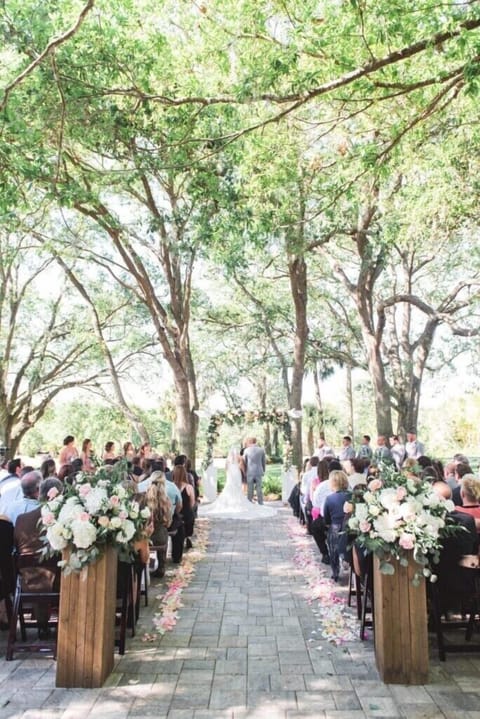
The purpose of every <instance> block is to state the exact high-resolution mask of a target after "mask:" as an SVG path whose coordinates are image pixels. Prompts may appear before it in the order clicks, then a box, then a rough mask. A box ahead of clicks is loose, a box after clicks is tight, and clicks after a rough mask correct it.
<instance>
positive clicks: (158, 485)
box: [145, 471, 172, 577]
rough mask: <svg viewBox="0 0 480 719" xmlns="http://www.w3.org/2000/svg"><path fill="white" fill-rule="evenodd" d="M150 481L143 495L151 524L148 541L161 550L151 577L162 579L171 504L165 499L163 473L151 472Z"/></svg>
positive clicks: (170, 518) (158, 551) (170, 517)
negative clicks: (151, 528)
mask: <svg viewBox="0 0 480 719" xmlns="http://www.w3.org/2000/svg"><path fill="white" fill-rule="evenodd" d="M150 479H151V483H150V486H149V487H148V489H147V491H146V494H145V497H146V503H147V507H148V508H149V509H150V512H151V522H152V524H153V532H152V534H151V536H150V540H151V542H152V544H153V546H154V547H155V546H156V547H162V549H158V550H157V557H158V569H157V570H156V571H155V572H152V576H154V577H163V575H164V574H165V559H166V555H167V544H168V527H169V526H170V523H171V521H172V503H171V502H170V500H169V498H168V497H167V492H166V488H165V475H164V473H163V472H159V471H156V472H152V474H151V477H150Z"/></svg>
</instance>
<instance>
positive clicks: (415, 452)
mask: <svg viewBox="0 0 480 719" xmlns="http://www.w3.org/2000/svg"><path fill="white" fill-rule="evenodd" d="M405 452H406V453H407V457H413V459H418V457H421V456H422V455H423V454H425V446H424V444H423V443H422V442H419V441H418V439H417V432H416V430H414V429H411V430H410V432H407V443H406V445H405Z"/></svg>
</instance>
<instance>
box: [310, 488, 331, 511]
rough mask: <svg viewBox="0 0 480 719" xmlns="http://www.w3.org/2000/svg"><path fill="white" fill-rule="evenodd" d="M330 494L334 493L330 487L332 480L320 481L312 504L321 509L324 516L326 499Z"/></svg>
mask: <svg viewBox="0 0 480 719" xmlns="http://www.w3.org/2000/svg"><path fill="white" fill-rule="evenodd" d="M329 494H333V491H332V489H331V488H330V482H329V481H328V479H326V480H324V481H323V482H320V484H319V485H318V487H317V488H316V490H315V492H314V493H313V497H312V506H313V507H316V509H319V510H320V514H321V515H322V517H323V505H324V504H325V500H326V498H327V497H328V495H329Z"/></svg>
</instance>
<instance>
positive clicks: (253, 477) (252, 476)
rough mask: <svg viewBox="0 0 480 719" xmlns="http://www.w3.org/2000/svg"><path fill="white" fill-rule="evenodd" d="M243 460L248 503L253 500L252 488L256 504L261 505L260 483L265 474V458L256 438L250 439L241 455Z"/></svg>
mask: <svg viewBox="0 0 480 719" xmlns="http://www.w3.org/2000/svg"><path fill="white" fill-rule="evenodd" d="M243 460H244V462H245V468H246V471H247V487H248V492H247V496H248V499H249V500H250V502H251V501H252V500H253V490H254V486H255V488H256V491H257V502H258V504H263V492H262V482H263V475H264V474H265V467H266V457H265V450H264V449H263V448H262V447H259V446H258V444H257V439H256V437H250V438H249V439H248V442H247V448H246V450H245V452H244V453H243Z"/></svg>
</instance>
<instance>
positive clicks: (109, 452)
mask: <svg viewBox="0 0 480 719" xmlns="http://www.w3.org/2000/svg"><path fill="white" fill-rule="evenodd" d="M116 459H117V455H116V453H115V442H112V441H110V442H105V447H104V448H103V454H102V460H103V461H104V462H105V464H107V462H109V463H111V462H113V461H114V460H116Z"/></svg>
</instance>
